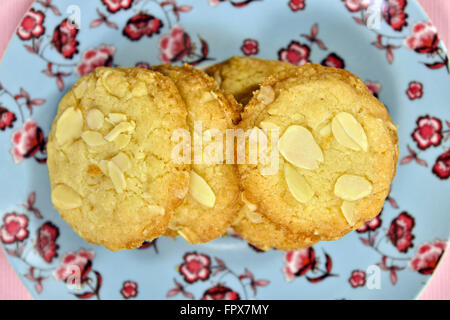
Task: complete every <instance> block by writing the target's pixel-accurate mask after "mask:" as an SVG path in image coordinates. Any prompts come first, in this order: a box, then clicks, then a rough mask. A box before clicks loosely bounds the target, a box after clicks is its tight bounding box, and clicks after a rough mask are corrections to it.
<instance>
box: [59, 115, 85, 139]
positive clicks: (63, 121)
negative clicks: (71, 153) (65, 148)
mask: <svg viewBox="0 0 450 320" xmlns="http://www.w3.org/2000/svg"><path fill="white" fill-rule="evenodd" d="M82 129H83V114H82V113H81V110H80V109H79V108H75V107H70V108H67V109H66V110H65V111H64V112H63V113H62V115H61V116H60V117H59V119H58V122H57V124H56V132H55V138H56V142H57V143H58V144H59V145H60V146H62V145H64V144H66V143H72V142H73V141H74V140H76V139H78V138H79V137H80V135H81V131H82Z"/></svg>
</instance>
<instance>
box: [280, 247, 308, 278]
mask: <svg viewBox="0 0 450 320" xmlns="http://www.w3.org/2000/svg"><path fill="white" fill-rule="evenodd" d="M284 263H285V266H284V268H283V273H284V276H285V278H286V280H287V281H292V280H294V279H295V277H298V276H302V275H304V274H306V273H307V272H308V271H309V270H313V269H314V268H315V266H316V257H315V252H314V249H313V248H308V249H301V250H297V251H289V252H286V254H285V255H284Z"/></svg>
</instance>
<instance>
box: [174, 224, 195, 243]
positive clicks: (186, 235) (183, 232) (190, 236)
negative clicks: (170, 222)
mask: <svg viewBox="0 0 450 320" xmlns="http://www.w3.org/2000/svg"><path fill="white" fill-rule="evenodd" d="M177 232H178V234H179V235H180V236H181V237H182V238H183V239H184V240H186V241H187V242H188V243H190V244H193V243H194V242H196V241H198V236H197V235H196V234H195V233H194V232H193V231H192V230H191V229H189V228H183V229H180V230H177Z"/></svg>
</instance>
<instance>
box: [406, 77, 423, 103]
mask: <svg viewBox="0 0 450 320" xmlns="http://www.w3.org/2000/svg"><path fill="white" fill-rule="evenodd" d="M406 94H407V95H408V98H409V99H410V100H415V99H419V98H422V96H423V84H422V83H420V82H418V81H412V82H410V83H409V87H408V90H406Z"/></svg>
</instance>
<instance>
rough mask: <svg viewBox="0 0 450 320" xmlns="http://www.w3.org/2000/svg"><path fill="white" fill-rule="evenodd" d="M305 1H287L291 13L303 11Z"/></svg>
mask: <svg viewBox="0 0 450 320" xmlns="http://www.w3.org/2000/svg"><path fill="white" fill-rule="evenodd" d="M305 6H306V4H305V0H291V1H289V8H291V10H292V11H298V10H303V9H305Z"/></svg>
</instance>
